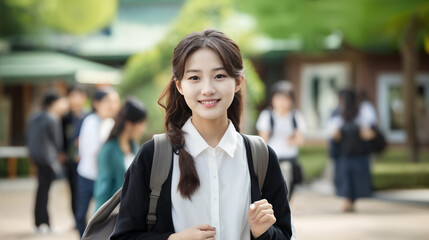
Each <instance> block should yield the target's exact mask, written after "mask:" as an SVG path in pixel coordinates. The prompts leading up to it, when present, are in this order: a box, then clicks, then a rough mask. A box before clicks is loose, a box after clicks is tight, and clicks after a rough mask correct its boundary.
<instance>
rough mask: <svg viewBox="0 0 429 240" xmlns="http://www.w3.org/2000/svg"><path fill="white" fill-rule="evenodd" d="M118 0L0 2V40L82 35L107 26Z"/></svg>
mask: <svg viewBox="0 0 429 240" xmlns="http://www.w3.org/2000/svg"><path fill="white" fill-rule="evenodd" d="M116 9H117V0H73V1H69V0H2V1H0V37H14V36H19V35H26V34H38V33H43V32H46V31H52V30H56V31H59V32H63V33H69V34H85V33H90V32H93V31H95V30H99V29H101V28H103V27H106V26H107V25H108V24H109V23H110V22H111V21H112V20H113V18H114V17H115V14H116Z"/></svg>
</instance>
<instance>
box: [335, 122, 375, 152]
mask: <svg viewBox="0 0 429 240" xmlns="http://www.w3.org/2000/svg"><path fill="white" fill-rule="evenodd" d="M340 152H341V155H344V156H360V155H365V154H368V153H369V148H368V144H367V142H365V141H364V140H363V139H362V138H361V137H360V127H359V125H357V124H356V123H355V122H354V121H350V122H345V123H344V124H343V126H342V127H341V140H340Z"/></svg>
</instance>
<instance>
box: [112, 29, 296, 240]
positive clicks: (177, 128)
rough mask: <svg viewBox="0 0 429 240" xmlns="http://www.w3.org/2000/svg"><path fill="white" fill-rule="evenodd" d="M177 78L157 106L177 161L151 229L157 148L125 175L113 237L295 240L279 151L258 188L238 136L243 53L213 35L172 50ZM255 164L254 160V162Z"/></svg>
mask: <svg viewBox="0 0 429 240" xmlns="http://www.w3.org/2000/svg"><path fill="white" fill-rule="evenodd" d="M172 70H173V74H172V78H171V81H170V82H169V83H168V85H167V87H166V88H165V90H164V92H163V94H162V95H161V97H160V100H159V101H158V102H159V103H160V105H161V106H162V107H163V108H164V109H165V111H166V118H165V123H164V126H165V129H166V134H167V137H168V139H169V141H170V142H171V144H172V146H173V150H174V156H173V157H172V161H173V162H172V167H171V169H170V175H169V177H168V178H167V180H166V181H165V182H164V184H163V185H162V189H161V194H160V196H159V199H158V207H157V210H156V217H157V219H156V224H155V225H154V226H153V227H152V228H151V229H149V230H148V225H147V223H146V218H147V214H148V208H149V196H150V188H149V178H150V175H151V174H156V173H151V172H150V170H151V165H152V157H153V151H154V149H153V148H154V142H153V140H150V141H148V142H146V143H144V144H143V146H142V147H141V148H140V151H139V154H138V155H137V156H136V159H135V160H134V161H133V163H132V164H131V167H130V168H129V170H128V171H127V173H126V175H125V182H124V186H123V189H122V196H121V207H120V211H119V216H118V219H117V223H116V229H115V233H114V234H113V235H112V237H111V239H114V240H116V239H168V240H175V239H188V240H192V239H217V240H220V239H222V240H237V239H242V240H244V239H246V240H250V239H293V238H294V237H293V235H294V233H293V232H294V230H293V225H292V218H291V213H290V208H289V204H288V201H287V189H286V184H285V182H284V179H283V177H282V174H281V170H280V167H279V164H278V161H277V158H276V156H275V153H274V151H273V150H272V149H271V148H270V147H268V149H269V161H268V162H269V163H268V170H267V177H266V178H265V181H264V185H263V187H262V189H261V191H262V195H261V192H260V190H259V186H258V184H257V183H256V184H255V180H257V177H256V175H255V173H254V171H253V170H251V169H252V167H250V166H251V165H250V162H249V159H251V158H248V157H247V156H248V151H247V150H248V147H247V146H248V142H245V140H244V138H243V136H242V135H241V134H240V133H239V131H240V119H241V116H242V110H243V92H242V86H243V84H244V81H245V79H244V75H243V72H242V71H243V62H242V58H241V54H240V50H239V47H238V46H237V45H236V44H235V43H234V42H233V41H232V40H231V39H230V38H229V37H227V36H226V35H225V34H223V33H222V32H219V31H217V30H213V29H208V30H205V31H202V32H195V33H191V34H189V35H188V36H186V37H185V38H184V39H183V40H182V41H181V42H180V43H179V44H178V45H177V47H176V48H175V49H174V53H173V60H172ZM250 161H251V160H250Z"/></svg>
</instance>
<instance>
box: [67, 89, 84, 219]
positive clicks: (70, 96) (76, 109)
mask: <svg viewBox="0 0 429 240" xmlns="http://www.w3.org/2000/svg"><path fill="white" fill-rule="evenodd" d="M87 98H88V97H87V94H86V90H85V88H84V87H83V86H81V85H77V84H76V85H72V86H71V87H70V88H69V89H68V90H67V100H68V102H69V106H70V111H69V112H68V113H67V114H66V115H65V116H63V118H62V130H63V142H64V146H63V152H64V155H65V156H66V161H65V162H64V170H65V175H66V177H67V180H68V182H69V185H70V195H71V207H72V212H73V216H75V215H76V192H75V189H76V182H77V164H78V162H79V154H78V152H77V146H78V143H77V137H76V136H77V135H78V134H76V132H77V131H78V129H77V127H78V124H79V123H80V122H81V121H82V119H83V117H84V116H85V115H86V112H85V110H84V106H85V102H86V101H87Z"/></svg>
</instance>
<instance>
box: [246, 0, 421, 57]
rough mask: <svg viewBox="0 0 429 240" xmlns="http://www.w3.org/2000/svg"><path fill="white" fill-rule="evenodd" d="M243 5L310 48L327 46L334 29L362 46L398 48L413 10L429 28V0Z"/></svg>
mask: <svg viewBox="0 0 429 240" xmlns="http://www.w3.org/2000/svg"><path fill="white" fill-rule="evenodd" d="M239 9H240V10H242V11H244V12H247V13H250V14H252V15H253V16H255V17H256V19H257V22H258V29H259V30H260V31H262V32H264V33H266V34H268V35H269V36H271V37H272V38H276V39H284V38H290V37H296V38H299V39H301V41H302V42H303V50H305V51H310V52H314V51H320V50H323V48H324V39H325V38H326V37H327V36H328V35H329V34H332V33H333V31H339V32H340V33H341V34H342V37H343V38H344V40H345V42H347V43H348V44H350V45H352V46H354V47H357V48H359V49H364V50H377V51H379V50H382V51H389V50H394V49H396V48H397V47H398V42H399V40H400V39H401V38H402V34H403V31H404V29H405V27H406V25H407V23H408V22H409V20H410V19H411V17H412V16H413V15H417V16H418V18H419V22H420V24H421V26H422V29H423V30H424V32H425V33H426V34H428V32H429V2H428V1H427V0H409V1H403V0H359V1H352V0H346V1H335V0H319V1H313V0H282V1H270V3H269V4H268V3H267V2H264V1H258V0H239ZM422 39H423V38H422V36H420V38H419V40H420V42H421V43H422V42H423V41H422Z"/></svg>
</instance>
